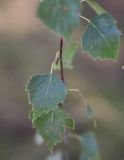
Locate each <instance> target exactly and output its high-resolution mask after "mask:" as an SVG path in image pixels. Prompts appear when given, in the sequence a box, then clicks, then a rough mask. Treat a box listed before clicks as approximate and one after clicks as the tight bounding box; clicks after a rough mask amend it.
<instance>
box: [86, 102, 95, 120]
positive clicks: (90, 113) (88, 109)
mask: <svg viewBox="0 0 124 160" xmlns="http://www.w3.org/2000/svg"><path fill="white" fill-rule="evenodd" d="M84 114H85V116H86V118H88V119H93V118H94V112H93V111H92V108H91V107H90V105H89V104H88V105H87V106H85V108H84Z"/></svg>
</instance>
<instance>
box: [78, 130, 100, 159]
mask: <svg viewBox="0 0 124 160" xmlns="http://www.w3.org/2000/svg"><path fill="white" fill-rule="evenodd" d="M80 144H81V147H82V152H83V153H82V155H81V157H80V160H100V159H101V158H100V151H99V148H98V144H97V140H96V136H95V134H94V132H92V131H88V132H86V133H85V134H83V135H82V137H81V139H80Z"/></svg>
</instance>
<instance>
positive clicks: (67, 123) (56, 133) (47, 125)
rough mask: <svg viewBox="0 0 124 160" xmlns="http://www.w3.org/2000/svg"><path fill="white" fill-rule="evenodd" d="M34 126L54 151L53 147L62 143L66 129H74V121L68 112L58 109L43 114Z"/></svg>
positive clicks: (34, 122) (35, 121)
mask: <svg viewBox="0 0 124 160" xmlns="http://www.w3.org/2000/svg"><path fill="white" fill-rule="evenodd" d="M33 126H34V128H36V130H37V132H38V133H39V134H40V135H41V136H42V137H43V138H44V140H45V141H46V143H47V145H48V147H49V149H50V150H51V151H52V150H53V147H54V146H55V145H56V144H57V143H60V142H61V141H62V137H63V134H64V129H65V128H71V129H74V121H73V120H72V118H71V117H70V116H69V115H68V114H67V113H66V112H64V111H63V110H61V109H59V108H58V109H55V110H51V111H49V112H47V113H43V114H42V115H41V117H39V118H37V119H36V120H33Z"/></svg>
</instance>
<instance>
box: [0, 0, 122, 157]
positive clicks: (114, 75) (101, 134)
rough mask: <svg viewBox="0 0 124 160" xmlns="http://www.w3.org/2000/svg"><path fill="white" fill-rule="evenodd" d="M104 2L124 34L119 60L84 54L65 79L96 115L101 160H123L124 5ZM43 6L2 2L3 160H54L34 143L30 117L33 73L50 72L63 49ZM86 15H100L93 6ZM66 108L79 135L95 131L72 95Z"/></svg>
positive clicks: (73, 149) (31, 0)
mask: <svg viewBox="0 0 124 160" xmlns="http://www.w3.org/2000/svg"><path fill="white" fill-rule="evenodd" d="M98 2H99V3H101V5H102V6H104V7H105V8H106V9H107V10H108V11H109V12H110V13H111V14H112V15H113V16H114V17H115V18H116V20H117V21H118V27H119V29H120V30H121V32H122V36H121V44H120V49H119V57H118V61H117V63H115V62H112V61H102V60H97V61H93V60H92V59H91V57H90V56H88V55H86V54H84V53H82V52H81V51H80V50H78V51H77V54H76V56H75V58H74V61H73V65H74V70H71V71H70V70H65V79H66V82H67V85H68V86H69V87H70V88H80V90H81V92H83V94H84V95H85V97H86V99H87V101H88V102H89V104H90V105H91V107H92V109H93V111H94V113H95V119H96V121H97V129H95V130H94V131H95V133H96V137H97V141H98V145H99V149H100V153H101V157H102V158H101V159H102V160H123V159H124V70H123V67H122V66H123V65H124V54H123V50H124V45H123V43H124V37H123V31H124V17H123V15H124V9H123V8H124V1H123V0H118V1H113V0H99V1H98ZM37 4H38V0H21V1H20V0H0V160H45V158H47V159H50V158H48V157H47V156H48V154H49V152H48V150H47V148H46V146H45V145H42V146H39V145H37V144H36V143H35V141H34V135H35V131H34V130H33V129H32V126H31V122H30V121H29V120H28V116H27V115H28V111H29V110H30V106H29V105H28V101H27V96H26V93H25V91H24V90H25V85H26V82H27V80H28V79H29V77H30V76H31V75H32V74H36V73H42V74H43V73H46V72H49V70H50V65H51V62H52V60H53V59H54V56H55V53H56V51H58V48H59V38H58V37H56V35H55V34H53V33H52V32H50V31H49V30H48V29H47V28H45V27H44V25H43V24H42V23H41V22H40V21H39V20H38V19H37V18H36V8H37ZM82 12H83V14H84V15H85V16H87V17H92V16H93V15H95V13H94V12H93V11H92V10H90V9H89V7H88V6H86V8H85V9H84V10H83V11H82ZM85 25H86V24H85V22H83V21H82V22H81V27H80V28H78V29H77V30H76V31H75V32H74V34H73V38H74V39H79V35H80V33H81V32H82V30H83V27H84V26H85ZM57 74H58V73H57ZM58 75H59V74H58ZM64 107H65V109H67V110H68V111H69V112H70V113H71V114H72V116H73V117H74V119H75V120H76V124H77V125H76V126H77V127H76V131H77V132H79V133H80V134H83V133H84V132H85V131H87V130H91V129H93V127H92V122H89V121H87V120H86V119H85V118H84V117H83V112H82V107H83V106H82V104H81V101H80V98H78V96H76V95H75V94H71V95H69V96H68V97H67V99H66V102H65V105H64ZM70 143H71V145H70V146H68V150H69V151H70V152H69V153H70V159H71V160H77V159H78V158H77V157H78V154H79V152H80V148H78V147H77V146H78V142H77V141H75V140H71V142H70ZM58 148H61V145H60V146H58ZM58 148H56V150H57V149H58ZM58 157H59V156H58ZM53 160H60V159H59V158H57V157H56V158H55V157H54V158H53Z"/></svg>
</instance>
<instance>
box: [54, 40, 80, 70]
mask: <svg viewBox="0 0 124 160" xmlns="http://www.w3.org/2000/svg"><path fill="white" fill-rule="evenodd" d="M78 46H79V45H78V43H77V42H71V43H69V45H68V46H67V48H65V49H64V51H63V64H64V65H63V67H64V68H68V69H73V66H72V61H73V58H74V55H75V53H76V50H77V49H78ZM53 69H55V70H58V69H60V64H59V63H58V65H56V64H54V66H53Z"/></svg>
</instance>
